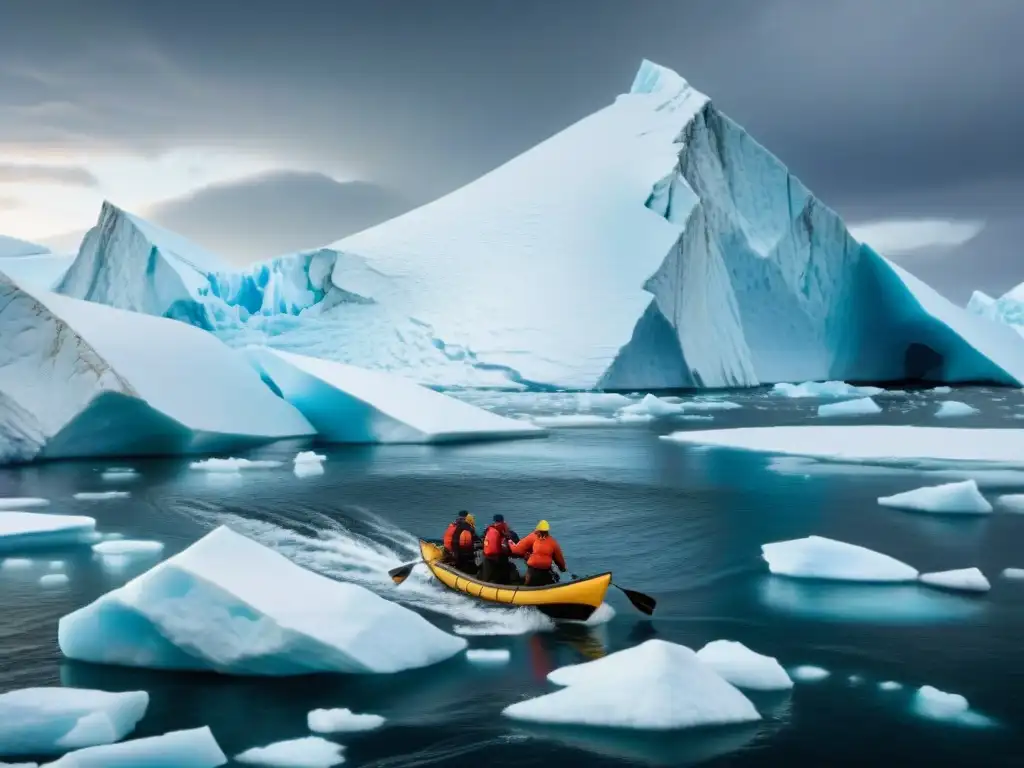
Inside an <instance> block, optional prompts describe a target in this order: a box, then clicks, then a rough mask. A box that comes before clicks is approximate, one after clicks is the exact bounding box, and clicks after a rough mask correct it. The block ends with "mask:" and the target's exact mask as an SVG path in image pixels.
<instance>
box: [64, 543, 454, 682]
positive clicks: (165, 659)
mask: <svg viewBox="0 0 1024 768" xmlns="http://www.w3.org/2000/svg"><path fill="white" fill-rule="evenodd" d="M57 641H58V644H59V645H60V649H61V651H62V652H63V653H64V655H65V656H67V657H68V658H70V659H76V660H79V661H91V662H95V663H98V664H117V665H122V666H137V667H148V668H153V669H182V670H199V671H202V670H209V671H214V672H220V673H224V674H239V675H278V676H280V675H301V674H310V673H314V672H343V673H388V672H398V671H401V670H406V669H413V668H418V667H425V666H428V665H430V664H434V663H436V662H439V661H443V660H444V659H447V658H449V657H451V656H454V655H455V654H457V653H460V652H461V651H463V650H464V649H465V647H466V641H465V640H464V639H463V638H459V637H454V636H452V635H449V634H447V633H446V632H443V631H441V630H440V629H438V628H436V627H435V626H434V625H433V624H431V623H430V622H428V621H427V620H426V619H424V618H423V617H422V616H420V615H419V614H417V613H414V612H413V611H411V610H409V609H407V608H403V607H402V606H400V605H397V604H395V603H391V602H389V601H387V600H385V599H384V598H382V597H379V596H378V595H376V594H374V593H373V592H371V591H369V590H368V589H365V588H363V587H360V586H358V585H355V584H350V583H344V582H338V581H334V580H332V579H329V578H327V577H325V576H320V575H319V574H316V573H313V572H311V571H307V570H305V569H303V568H301V567H300V566H298V565H296V564H294V563H293V562H291V561H290V560H288V559H287V558H285V557H284V556H283V555H280V554H278V553H277V552H274V551H273V550H270V549H267V548H266V547H264V546H262V545H260V544H257V543H256V542H255V541H252V540H251V539H248V538H246V537H245V536H242V535H240V534H238V533H235V532H234V531H232V530H231V529H230V528H227V527H224V526H222V527H220V528H217V529H216V530H214V531H212V532H211V533H209V534H207V535H206V536H204V537H203V538H202V539H200V540H199V541H198V542H196V543H195V544H193V545H192V546H191V547H189V548H188V549H186V550H185V551H183V552H181V553H180V554H177V555H175V556H174V557H172V558H170V559H168V560H165V561H164V562H162V563H160V564H158V565H156V566H155V567H154V568H152V569H150V570H149V571H147V572H146V573H144V574H142V575H141V576H139V577H137V578H136V579H133V580H132V581H130V582H129V583H128V584H126V585H124V586H123V587H121V588H119V589H116V590H114V591H113V592H109V593H107V594H106V595H103V596H102V597H100V598H99V599H97V600H96V601H95V602H93V603H92V604H90V605H87V606H85V607H84V608H81V609H79V610H77V611H75V612H74V613H71V614H69V615H67V616H65V617H63V618H62V619H61V620H60V623H59V626H58V632H57Z"/></svg>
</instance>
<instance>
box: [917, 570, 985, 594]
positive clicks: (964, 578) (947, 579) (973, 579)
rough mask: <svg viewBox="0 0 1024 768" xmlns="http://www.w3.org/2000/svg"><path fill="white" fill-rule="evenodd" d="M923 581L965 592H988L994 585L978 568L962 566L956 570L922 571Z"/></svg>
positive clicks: (934, 585)
mask: <svg viewBox="0 0 1024 768" xmlns="http://www.w3.org/2000/svg"><path fill="white" fill-rule="evenodd" d="M921 582H922V583H924V584H928V585H929V586H933V587H942V588H943V589H956V590H962V591H964V592H988V591H989V590H990V589H991V588H992V585H991V584H989V583H988V579H986V578H985V574H983V573H982V572H981V571H980V570H978V569H977V568H960V569H958V570H954V571H939V572H937V573H922V574H921Z"/></svg>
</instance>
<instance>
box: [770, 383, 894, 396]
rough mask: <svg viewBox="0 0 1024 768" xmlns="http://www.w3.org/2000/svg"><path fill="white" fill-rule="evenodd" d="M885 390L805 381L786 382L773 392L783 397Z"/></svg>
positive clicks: (776, 386)
mask: <svg viewBox="0 0 1024 768" xmlns="http://www.w3.org/2000/svg"><path fill="white" fill-rule="evenodd" d="M883 392H885V390H884V389H882V388H881V387H855V386H853V385H852V384H847V383H846V382H845V381H805V382H803V383H802V384H788V383H785V382H782V383H779V384H776V385H775V386H774V387H772V391H771V394H773V395H776V396H781V397H792V398H803V397H820V398H825V397H855V396H858V395H860V396H861V397H874V396H875V395H880V394H882V393H883Z"/></svg>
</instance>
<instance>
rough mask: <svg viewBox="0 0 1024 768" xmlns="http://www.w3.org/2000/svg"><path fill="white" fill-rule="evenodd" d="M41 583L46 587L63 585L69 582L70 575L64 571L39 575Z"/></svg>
mask: <svg viewBox="0 0 1024 768" xmlns="http://www.w3.org/2000/svg"><path fill="white" fill-rule="evenodd" d="M39 583H40V584H42V585H43V586H44V587H61V586H64V585H65V584H67V583H68V577H67V574H64V573H48V574H46V575H45V576H40V577H39Z"/></svg>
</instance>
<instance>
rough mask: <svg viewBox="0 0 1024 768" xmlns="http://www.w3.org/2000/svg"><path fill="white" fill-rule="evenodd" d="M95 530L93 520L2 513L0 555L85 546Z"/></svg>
mask: <svg viewBox="0 0 1024 768" xmlns="http://www.w3.org/2000/svg"><path fill="white" fill-rule="evenodd" d="M95 529H96V521H95V520H94V519H93V518H91V517H81V516H78V515H50V514H44V513H41V512H0V552H10V551H13V550H20V549H29V548H33V547H61V546H69V545H73V544H82V543H85V542H86V541H88V537H89V535H90V534H92V533H93V532H94V531H95Z"/></svg>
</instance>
